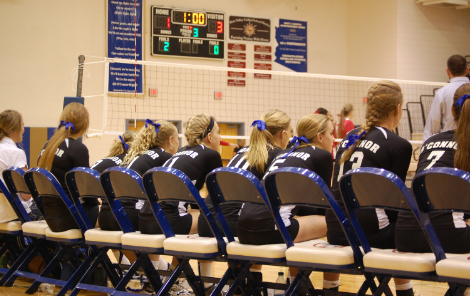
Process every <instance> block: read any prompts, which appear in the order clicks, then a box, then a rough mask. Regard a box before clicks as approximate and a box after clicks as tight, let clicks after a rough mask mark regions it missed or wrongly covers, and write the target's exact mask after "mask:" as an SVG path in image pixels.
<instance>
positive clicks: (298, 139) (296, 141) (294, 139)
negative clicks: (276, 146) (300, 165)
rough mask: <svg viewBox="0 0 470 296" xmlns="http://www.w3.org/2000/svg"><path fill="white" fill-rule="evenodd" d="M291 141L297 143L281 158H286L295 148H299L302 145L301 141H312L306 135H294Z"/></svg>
mask: <svg viewBox="0 0 470 296" xmlns="http://www.w3.org/2000/svg"><path fill="white" fill-rule="evenodd" d="M290 142H291V143H295V145H294V147H293V148H292V150H291V151H289V152H287V153H286V154H285V155H283V156H282V157H281V158H286V157H287V156H289V154H291V153H292V152H294V150H295V149H297V147H298V146H299V145H300V142H305V143H307V144H309V143H310V142H309V141H308V140H307V138H305V137H304V136H302V137H294V138H292V140H291V141H290Z"/></svg>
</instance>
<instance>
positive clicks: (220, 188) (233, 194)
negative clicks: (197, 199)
mask: <svg viewBox="0 0 470 296" xmlns="http://www.w3.org/2000/svg"><path fill="white" fill-rule="evenodd" d="M206 186H207V190H208V191H209V196H210V198H211V200H212V203H213V205H214V209H215V211H216V214H217V219H218V221H219V223H220V224H221V226H222V228H223V230H224V232H225V236H226V237H227V241H228V244H227V254H228V258H229V259H231V260H235V261H236V262H238V264H240V272H238V274H236V279H235V281H234V282H233V284H232V285H231V286H230V288H229V290H228V292H227V294H228V295H232V294H233V293H234V292H235V291H236V289H237V288H238V287H240V284H242V283H245V281H246V283H247V288H248V289H249V290H250V292H251V293H252V294H254V295H260V292H259V291H258V289H257V287H261V288H262V289H263V291H264V293H265V295H266V293H267V289H268V288H273V289H282V290H286V289H287V287H288V286H287V285H285V284H273V283H264V282H258V281H256V280H255V279H254V278H253V276H252V274H251V272H250V268H251V266H252V265H253V264H262V265H276V266H286V265H287V262H286V250H287V246H286V244H271V245H248V244H241V243H239V242H238V241H237V240H235V238H234V237H233V234H232V233H231V231H230V228H229V226H228V224H227V221H226V220H225V217H224V216H223V214H222V210H221V208H220V204H221V203H224V202H228V201H232V202H244V203H255V204H266V206H267V207H268V208H269V210H271V208H270V205H269V203H268V198H267V196H266V193H265V190H264V187H263V185H262V184H261V182H260V181H259V180H258V178H256V176H255V175H253V174H252V173H250V172H248V171H246V170H243V169H239V168H235V167H226V168H218V169H215V170H213V171H212V172H211V173H209V174H208V175H207V177H206ZM240 288H242V291H243V293H246V291H245V289H244V287H243V286H242V287H240ZM245 295H246V294H245ZM313 295H316V294H313Z"/></svg>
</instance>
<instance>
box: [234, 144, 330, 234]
mask: <svg viewBox="0 0 470 296" xmlns="http://www.w3.org/2000/svg"><path fill="white" fill-rule="evenodd" d="M277 150H279V149H277ZM291 150H292V148H288V149H286V150H282V151H279V152H278V153H277V156H276V157H275V158H274V160H273V161H272V162H271V164H270V166H269V167H268V168H267V169H266V174H268V173H269V172H272V171H274V170H276V169H278V168H285V167H298V168H306V169H309V170H311V171H313V172H315V173H317V174H318V175H319V176H320V177H321V178H322V179H323V180H324V181H325V182H326V183H327V184H328V186H329V184H330V180H331V174H332V172H333V165H332V159H331V153H330V152H329V151H326V150H323V149H321V148H318V147H315V146H307V147H302V148H298V149H296V150H294V152H292V153H290V154H289V155H288V156H287V157H286V158H282V157H283V156H284V155H286V154H287V153H289V152H290V151H291ZM266 174H265V175H266ZM298 210H299V207H295V206H283V207H281V208H280V214H281V217H282V219H283V221H284V224H285V225H286V226H290V223H291V222H290V219H291V218H292V217H293V216H294V215H295V214H296V213H297V211H298ZM238 225H239V227H241V228H244V229H246V230H249V231H270V230H274V229H275V223H274V219H273V217H272V215H271V213H270V212H269V210H268V209H267V208H266V206H264V205H253V204H248V203H247V204H245V206H244V207H243V209H242V211H241V213H240V219H239V220H238Z"/></svg>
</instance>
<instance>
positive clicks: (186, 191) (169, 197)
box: [143, 167, 227, 255]
mask: <svg viewBox="0 0 470 296" xmlns="http://www.w3.org/2000/svg"><path fill="white" fill-rule="evenodd" d="M143 179H144V187H145V190H146V192H147V196H148V198H149V201H150V203H151V204H152V207H153V205H155V204H158V202H162V201H178V202H179V201H185V202H192V203H194V202H196V203H197V204H198V206H199V208H200V209H201V211H202V214H203V215H204V217H205V218H206V220H207V223H208V224H209V226H210V228H211V230H212V232H213V234H214V237H215V238H216V239H217V243H218V246H219V250H220V252H222V253H223V254H224V255H227V253H226V244H225V241H224V239H223V236H222V234H221V233H220V231H219V229H218V227H217V225H216V222H215V218H214V217H213V216H212V213H211V212H210V211H209V208H208V207H207V205H206V203H205V202H204V199H203V198H202V197H201V196H200V195H199V191H198V190H197V189H196V186H194V184H193V182H191V180H190V179H189V178H188V176H186V175H185V174H184V173H183V172H181V171H179V170H177V169H174V168H167V167H158V168H153V169H150V170H149V171H147V173H145V174H144V178H143ZM153 211H154V213H155V214H157V213H156V212H155V211H156V208H155V207H153ZM163 216H164V215H163ZM156 217H157V219H160V218H159V216H158V215H156ZM161 225H162V223H160V226H161ZM162 230H163V231H165V229H163V227H162ZM165 235H166V234H165Z"/></svg>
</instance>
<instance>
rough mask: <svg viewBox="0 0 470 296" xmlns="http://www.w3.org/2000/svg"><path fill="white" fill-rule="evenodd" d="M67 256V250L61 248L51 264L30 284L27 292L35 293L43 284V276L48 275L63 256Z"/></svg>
mask: <svg viewBox="0 0 470 296" xmlns="http://www.w3.org/2000/svg"><path fill="white" fill-rule="evenodd" d="M64 256H65V250H64V248H61V249H60V250H59V252H57V254H56V255H55V256H54V258H53V259H52V260H51V262H49V264H48V265H47V266H46V268H44V270H43V271H42V272H41V274H40V275H39V277H38V278H37V279H36V280H35V281H34V282H33V283H32V284H31V286H29V288H28V289H27V290H26V292H25V293H26V294H34V293H36V291H37V290H38V288H39V285H41V283H42V282H41V277H47V276H48V275H49V274H50V273H51V271H52V270H53V269H54V268H55V267H56V265H57V264H58V263H59V262H60V260H62V258H63V257H64Z"/></svg>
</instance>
